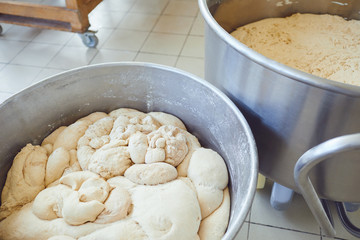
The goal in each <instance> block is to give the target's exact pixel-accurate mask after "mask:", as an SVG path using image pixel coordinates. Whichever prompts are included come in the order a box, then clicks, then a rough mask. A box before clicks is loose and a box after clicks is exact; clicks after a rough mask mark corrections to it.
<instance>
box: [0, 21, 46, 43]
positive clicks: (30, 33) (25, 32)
mask: <svg viewBox="0 0 360 240" xmlns="http://www.w3.org/2000/svg"><path fill="white" fill-rule="evenodd" d="M40 32H41V30H40V29H38V28H31V27H25V26H19V25H13V26H12V27H10V28H9V29H8V30H7V31H6V32H5V33H4V34H2V35H1V38H2V39H7V40H18V41H25V42H29V41H31V40H33V39H34V38H35V37H36V36H37V35H38V34H39V33H40Z"/></svg>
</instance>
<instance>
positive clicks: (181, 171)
mask: <svg viewBox="0 0 360 240" xmlns="http://www.w3.org/2000/svg"><path fill="white" fill-rule="evenodd" d="M227 181H228V179H227V170H226V165H225V163H224V160H223V159H222V158H221V157H220V155H218V154H217V153H215V152H214V151H212V150H210V149H204V148H201V145H200V143H199V141H198V140H197V138H196V137H195V136H193V135H191V134H190V133H189V132H187V131H186V128H185V125H184V124H183V123H182V122H181V120H180V119H178V118H177V117H175V116H172V115H170V114H167V113H161V112H151V113H149V114H146V113H143V112H139V111H137V110H135V109H129V108H120V109H117V110H114V111H112V112H111V113H110V114H106V113H102V112H96V113H92V114H90V115H88V116H85V117H83V118H81V119H79V120H77V121H76V122H75V123H73V124H71V125H69V126H62V127H60V128H58V129H56V130H55V131H54V132H53V133H52V134H50V135H49V136H48V137H47V138H45V139H44V140H43V142H42V146H32V145H31V144H28V145H27V146H26V147H24V148H23V149H22V150H21V152H20V153H19V154H18V155H17V156H16V157H15V160H14V163H13V166H12V167H11V169H10V171H9V173H8V178H7V180H6V184H5V187H4V189H3V192H2V195H3V196H2V200H3V202H2V203H3V204H2V205H1V207H0V216H2V218H5V219H4V220H3V221H1V222H0V236H1V239H4V240H6V239H15V240H16V239H24V240H29V239H39V240H42V239H44V240H47V239H50V240H57V239H64V240H65V239H78V240H91V239H124V240H125V239H139V240H140V239H144V240H145V239H146V240H147V239H149V240H151V239H154V240H155V239H163V240H172V239H174V240H182V239H184V240H198V239H200V237H199V234H200V236H201V235H204V236H207V235H209V234H211V235H213V237H214V238H213V239H219V240H220V239H221V237H222V236H223V235H224V232H225V229H226V227H227V224H228V218H226V216H227V215H226V214H229V211H230V206H229V204H227V205H226V204H224V202H226V201H225V200H224V201H223V198H224V199H226V198H225V197H226V196H227V195H226V192H225V197H223V196H224V194H223V189H224V188H225V187H226V185H227ZM221 202H223V204H221ZM219 206H220V207H219ZM216 209H217V210H216ZM219 212H220V213H221V214H219ZM224 216H225V217H224ZM203 218H204V220H205V219H210V220H206V222H209V223H206V222H204V224H203V225H204V227H203V228H201V229H200V230H201V231H200V232H199V228H200V226H201V221H202V219H203ZM213 223H215V224H216V223H219V226H218V227H217V228H216V229H217V230H214V229H213V228H212V227H211V226H212V225H211V224H213ZM209 226H210V227H209ZM214 231H215V233H214ZM204 239H206V238H204Z"/></svg>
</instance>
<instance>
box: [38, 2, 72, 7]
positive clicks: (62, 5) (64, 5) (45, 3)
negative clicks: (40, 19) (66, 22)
mask: <svg viewBox="0 0 360 240" xmlns="http://www.w3.org/2000/svg"><path fill="white" fill-rule="evenodd" d="M40 3H41V4H43V5H48V6H57V7H66V3H65V1H63V0H41V2H40Z"/></svg>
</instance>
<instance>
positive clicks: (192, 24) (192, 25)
mask: <svg viewBox="0 0 360 240" xmlns="http://www.w3.org/2000/svg"><path fill="white" fill-rule="evenodd" d="M195 21H196V17H194V19H193V22H192V23H191V27H190V29H189V31H188V34H187V35H186V38H185V41H184V43H183V45H182V47H181V50H180V52H179V55H178V56H177V58H176V61H175V66H176V65H177V64H178V62H179V59H180V56H181V53H182V51H183V50H184V47H185V44H186V41H187V40H188V38H189V35H190V33H191V29H192V28H193V27H194V24H195Z"/></svg>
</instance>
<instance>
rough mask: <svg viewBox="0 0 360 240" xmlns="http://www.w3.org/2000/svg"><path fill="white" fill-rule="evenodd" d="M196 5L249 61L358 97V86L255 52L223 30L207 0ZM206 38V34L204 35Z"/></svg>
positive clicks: (330, 89)
mask: <svg viewBox="0 0 360 240" xmlns="http://www.w3.org/2000/svg"><path fill="white" fill-rule="evenodd" d="M198 5H199V8H200V12H201V14H202V16H203V18H204V20H205V21H206V23H207V24H208V26H209V27H211V29H212V30H213V31H215V33H216V34H217V35H218V36H219V37H220V38H221V39H222V40H223V41H224V42H226V43H228V44H229V45H230V47H232V48H233V49H235V50H236V51H237V52H239V53H240V54H242V55H244V56H245V57H247V58H248V59H250V60H251V61H253V62H255V63H257V64H259V65H261V66H263V67H265V68H267V69H269V70H271V71H274V72H276V73H279V74H281V75H283V76H285V77H288V78H291V79H293V80H295V81H298V82H302V83H304V84H307V85H310V86H313V87H317V88H321V89H324V90H329V91H332V92H336V93H339V94H344V95H348V96H353V97H360V86H356V85H350V84H346V83H341V82H337V81H333V80H329V79H326V78H322V77H317V76H315V75H312V74H309V73H306V72H303V71H300V70H297V69H295V68H292V67H289V66H287V65H285V64H282V63H279V62H277V61H275V60H272V59H270V58H268V57H265V56H264V55H262V54H260V53H258V52H256V51H255V50H253V49H251V48H249V47H248V46H246V45H245V44H243V43H241V42H240V41H238V40H237V39H235V38H234V37H232V36H231V35H230V34H229V33H228V32H227V31H225V30H224V29H223V28H222V27H221V26H220V25H219V24H218V23H217V22H216V20H215V19H214V18H213V16H212V14H211V13H210V11H209V8H208V5H207V0H198ZM205 38H206V36H205Z"/></svg>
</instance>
